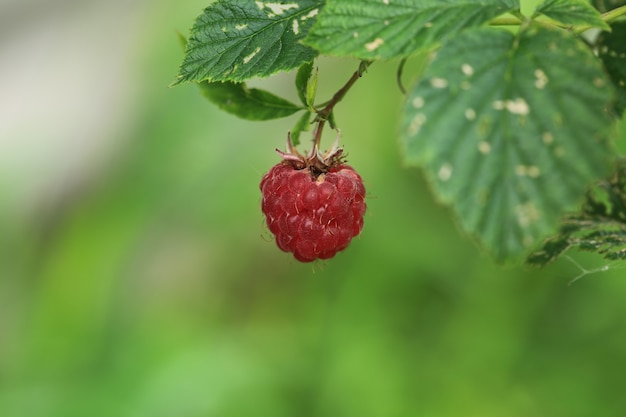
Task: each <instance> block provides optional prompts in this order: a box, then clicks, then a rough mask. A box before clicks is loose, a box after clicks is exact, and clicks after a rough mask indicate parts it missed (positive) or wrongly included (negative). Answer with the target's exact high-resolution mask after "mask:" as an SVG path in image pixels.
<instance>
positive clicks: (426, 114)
mask: <svg viewBox="0 0 626 417" xmlns="http://www.w3.org/2000/svg"><path fill="white" fill-rule="evenodd" d="M476 51H480V53H476ZM611 98H612V90H611V88H610V81H609V80H608V79H607V77H606V75H605V74H604V72H603V69H602V68H601V65H600V62H599V61H598V60H597V59H596V58H595V57H594V55H593V53H592V52H591V51H590V49H589V48H588V47H587V46H586V45H585V44H584V43H583V42H582V41H580V40H578V38H577V37H575V36H574V35H573V34H570V33H568V32H566V31H564V30H560V29H550V28H545V27H542V26H539V25H532V26H530V27H529V28H527V29H526V30H522V31H521V32H520V33H519V34H518V35H515V34H513V33H510V32H508V31H504V30H499V29H493V28H484V29H477V30H473V31H468V32H466V33H465V34H464V35H463V36H460V37H457V38H455V39H453V40H452V41H450V42H449V43H448V44H446V45H444V46H443V47H442V48H441V49H440V50H439V51H438V53H437V56H436V58H435V59H434V60H433V62H432V63H431V65H430V66H429V67H428V68H427V69H426V71H425V74H424V77H423V79H422V80H421V81H420V82H419V84H418V85H417V86H415V88H414V89H413V90H412V91H411V92H410V94H409V97H408V100H407V104H406V106H405V115H404V130H405V136H404V140H403V144H404V150H405V153H406V155H405V157H406V160H407V161H408V162H409V163H413V164H418V165H421V166H423V167H424V168H425V170H426V173H427V175H428V177H429V179H430V180H431V181H432V184H433V187H434V190H435V192H436V194H437V195H438V196H439V198H440V199H441V200H442V201H443V202H444V203H446V204H450V205H451V206H452V207H453V208H454V210H455V211H456V214H457V215H458V217H459V219H460V223H461V225H462V227H463V228H464V229H465V230H466V231H467V232H469V233H470V234H471V235H474V236H476V237H477V238H478V240H479V241H480V242H481V243H482V244H483V245H484V246H485V247H486V248H487V249H488V250H489V251H490V252H491V253H492V254H493V255H494V256H495V258H497V259H498V260H514V259H519V258H520V257H521V256H523V255H524V252H526V251H527V250H528V248H530V247H531V246H532V245H535V244H536V243H537V241H538V240H539V239H542V238H544V237H545V236H547V235H549V234H551V233H553V232H554V231H555V230H556V227H557V225H558V222H559V220H560V218H561V216H562V215H563V214H564V213H565V212H570V211H574V209H575V208H576V207H577V205H578V203H579V202H580V200H581V199H582V197H583V195H584V190H585V188H586V187H587V185H588V184H589V183H591V182H592V181H594V180H597V179H598V178H601V177H604V176H605V175H607V173H608V170H609V169H610V165H611V161H612V150H611V147H610V145H609V143H608V130H609V128H610V126H611V123H612V121H613V120H612V119H611V117H610V116H609V115H608V113H607V112H606V111H605V109H606V107H607V105H608V103H609V102H610V101H611Z"/></svg>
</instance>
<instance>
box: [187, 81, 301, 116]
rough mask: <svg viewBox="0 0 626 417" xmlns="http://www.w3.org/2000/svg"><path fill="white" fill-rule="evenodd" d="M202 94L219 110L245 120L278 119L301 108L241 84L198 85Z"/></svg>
mask: <svg viewBox="0 0 626 417" xmlns="http://www.w3.org/2000/svg"><path fill="white" fill-rule="evenodd" d="M198 85H199V86H200V88H201V90H202V94H203V95H204V96H205V97H206V98H208V99H209V101H211V102H212V103H214V104H216V105H217V106H218V107H219V108H220V109H222V110H224V111H226V112H228V113H231V114H234V115H235V116H238V117H240V118H242V119H247V120H271V119H279V118H281V117H286V116H289V115H292V114H294V113H295V112H297V111H299V110H302V107H299V106H296V105H295V104H293V103H291V102H290V101H287V100H285V99H283V98H281V97H278V96H275V95H274V94H272V93H269V92H267V91H264V90H259V89H256V88H248V87H246V85H245V84H243V83H234V82H230V81H226V82H223V83H220V82H216V83H210V82H208V81H204V82H201V83H199V84H198Z"/></svg>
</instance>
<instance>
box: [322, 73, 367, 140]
mask: <svg viewBox="0 0 626 417" xmlns="http://www.w3.org/2000/svg"><path fill="white" fill-rule="evenodd" d="M371 63H372V61H361V63H360V65H359V69H358V70H356V71H355V72H354V74H352V76H351V77H350V79H349V80H348V82H346V83H345V84H344V86H343V87H341V88H340V89H339V91H337V92H336V93H335V94H334V95H333V97H332V98H331V99H330V101H328V103H326V104H325V106H324V108H322V109H321V110H317V111H316V112H317V117H316V118H315V121H316V122H317V127H316V128H315V137H314V139H313V147H318V146H319V143H320V141H321V140H322V131H323V130H324V125H325V124H326V122H327V121H329V120H330V119H331V118H332V113H333V110H334V109H335V106H336V105H337V103H339V102H340V101H341V100H342V99H343V98H344V96H345V95H346V93H347V92H348V91H349V90H350V88H352V86H353V85H354V83H356V82H357V81H358V79H359V78H361V77H362V76H363V74H364V73H365V71H366V70H367V68H368V67H369V66H370V65H371Z"/></svg>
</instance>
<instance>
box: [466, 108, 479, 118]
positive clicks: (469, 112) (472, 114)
mask: <svg viewBox="0 0 626 417" xmlns="http://www.w3.org/2000/svg"><path fill="white" fill-rule="evenodd" d="M465 118H466V119H467V120H474V119H475V118H476V111H474V109H472V108H469V109H466V110H465Z"/></svg>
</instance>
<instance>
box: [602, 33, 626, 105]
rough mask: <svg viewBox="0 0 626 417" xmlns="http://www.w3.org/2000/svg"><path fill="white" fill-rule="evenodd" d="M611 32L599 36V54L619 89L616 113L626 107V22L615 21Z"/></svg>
mask: <svg viewBox="0 0 626 417" xmlns="http://www.w3.org/2000/svg"><path fill="white" fill-rule="evenodd" d="M611 28H612V31H611V32H603V33H602V34H600V36H599V37H598V54H599V56H600V59H601V60H602V62H604V67H605V68H606V71H607V72H608V73H609V76H610V77H611V80H612V81H613V85H614V86H615V88H616V90H617V100H616V102H615V105H614V107H615V113H617V115H618V116H621V115H622V113H623V112H624V109H626V22H615V23H614V24H613V25H611Z"/></svg>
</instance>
